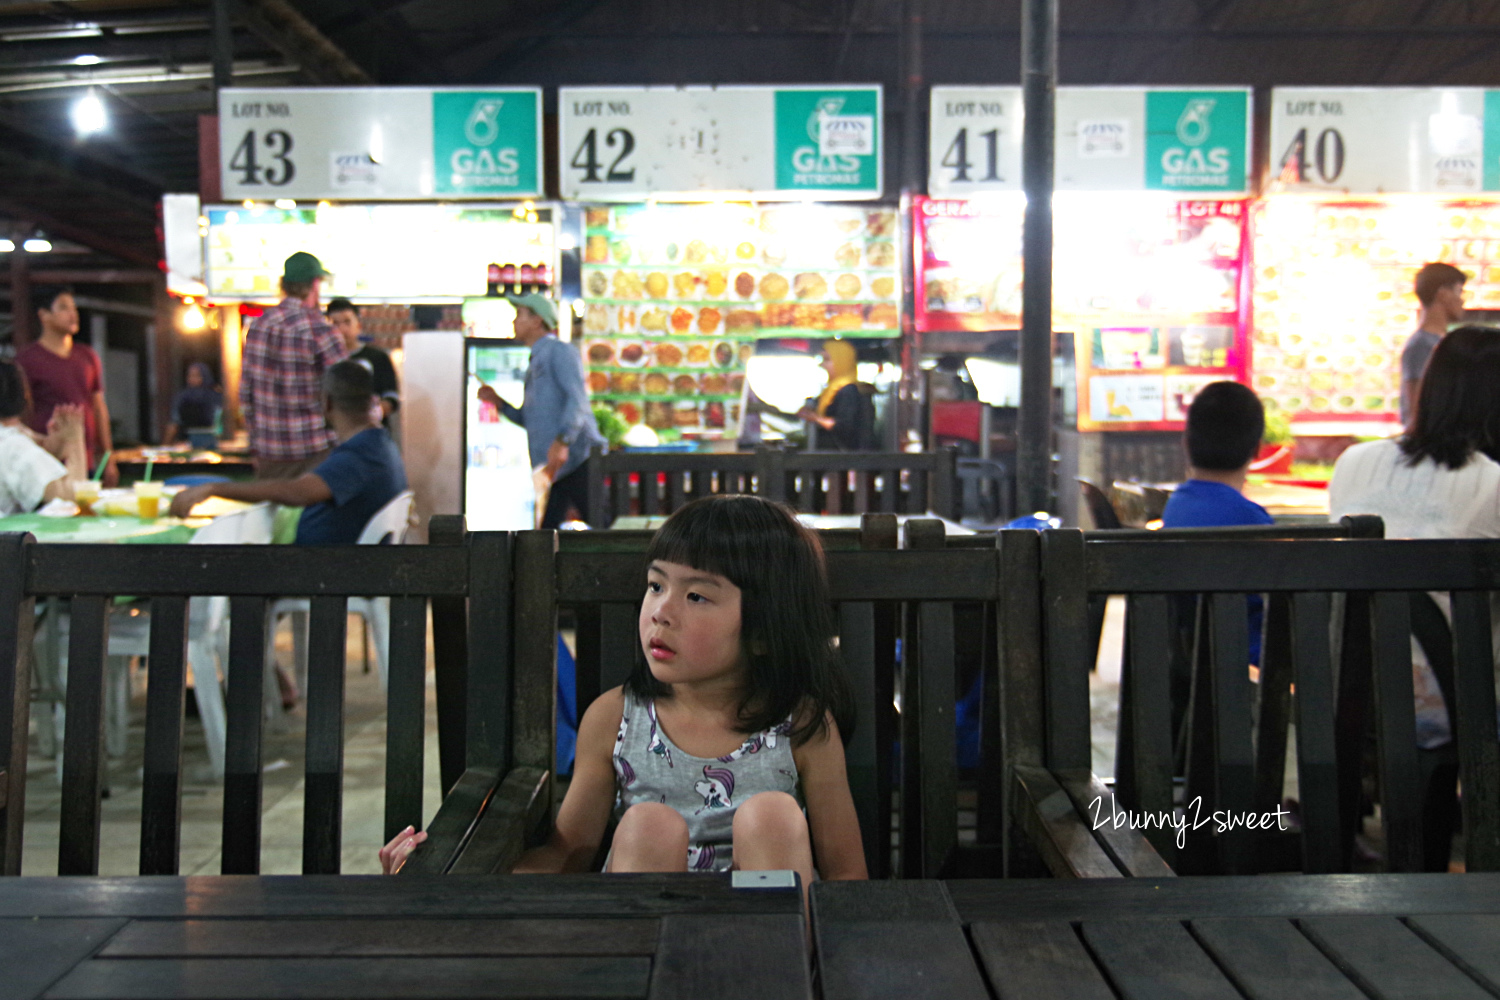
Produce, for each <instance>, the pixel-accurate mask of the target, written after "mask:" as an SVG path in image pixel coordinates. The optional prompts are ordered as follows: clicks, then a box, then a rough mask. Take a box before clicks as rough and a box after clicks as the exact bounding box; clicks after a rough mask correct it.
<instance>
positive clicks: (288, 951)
mask: <svg viewBox="0 0 1500 1000" xmlns="http://www.w3.org/2000/svg"><path fill="white" fill-rule="evenodd" d="M659 924H660V921H659V920H658V919H656V918H654V917H640V918H628V919H617V920H611V919H575V920H568V919H545V918H544V919H535V918H532V919H505V918H494V917H471V918H468V919H465V920H457V919H452V918H422V919H406V920H359V919H353V918H338V917H319V918H315V919H310V920H256V919H245V920H135V921H132V922H131V923H130V924H129V925H128V926H126V927H125V928H124V929H123V930H121V931H120V932H119V933H118V934H116V935H115V936H114V937H112V938H110V939H109V943H108V944H107V945H105V947H104V948H103V949H101V950H100V952H99V957H100V958H130V959H136V958H177V957H193V958H289V957H293V956H306V957H314V956H321V957H327V958H342V957H353V956H356V955H367V956H371V957H400V956H418V955H467V956H485V955H537V956H542V955H645V956H650V955H652V954H654V953H655V951H656V942H657V933H658V927H659Z"/></svg>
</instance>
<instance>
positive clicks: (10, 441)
mask: <svg viewBox="0 0 1500 1000" xmlns="http://www.w3.org/2000/svg"><path fill="white" fill-rule="evenodd" d="M26 397H27V392H26V377H25V375H23V374H22V372H21V369H20V368H18V367H17V366H15V365H13V364H11V363H10V362H9V361H0V517H8V516H10V515H11V514H27V513H30V512H31V511H33V510H35V509H36V508H38V507H40V506H41V505H42V504H44V503H46V502H48V501H49V500H71V499H73V481H74V480H75V479H84V478H87V476H88V472H87V470H86V467H85V463H86V462H87V458H86V456H85V443H84V422H83V410H82V408H81V407H77V406H67V405H60V406H57V407H56V408H54V409H53V411H52V417H51V419H50V420H49V421H48V423H47V436H46V437H45V438H41V439H38V438H37V437H36V436H35V435H33V434H32V433H31V431H30V430H29V429H28V428H27V427H26V426H25V424H23V423H22V422H21V417H22V415H23V414H24V413H25V412H26V404H27V398H26ZM59 458H60V459H61V461H59Z"/></svg>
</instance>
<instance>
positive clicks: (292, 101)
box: [164, 87, 563, 528]
mask: <svg viewBox="0 0 1500 1000" xmlns="http://www.w3.org/2000/svg"><path fill="white" fill-rule="evenodd" d="M218 121H219V166H220V171H219V177H218V178H217V180H218V184H217V187H218V190H217V191H209V192H208V195H209V196H208V197H206V198H205V199H204V202H205V203H204V204H202V205H201V206H200V208H199V214H198V217H197V218H196V220H194V222H195V223H196V226H197V230H198V232H197V238H198V241H199V242H198V245H199V247H200V252H201V261H202V266H201V269H200V270H199V271H198V272H197V273H193V271H192V268H190V267H184V268H183V269H182V270H183V271H184V272H186V273H185V274H184V284H183V287H185V288H197V287H201V294H202V296H203V299H202V301H203V302H205V303H206V304H207V305H209V306H211V307H216V308H215V309H214V319H215V320H216V321H217V326H218V327H219V329H220V331H221V337H222V339H223V341H224V350H223V367H222V372H223V374H222V382H223V384H224V389H225V394H226V398H227V399H228V400H231V401H232V400H234V398H235V396H236V395H237V393H236V388H237V382H238V377H237V376H238V371H239V356H240V349H241V345H242V342H243V335H244V330H245V327H246V324H244V323H242V322H241V317H242V316H243V317H245V318H246V319H248V318H251V317H253V316H254V315H257V314H258V313H259V311H260V310H261V309H263V308H264V307H266V306H268V305H271V304H274V303H275V302H276V301H278V300H279V299H280V297H281V295H280V290H279V280H280V275H281V268H282V263H283V261H285V259H286V258H287V257H288V256H290V255H291V254H292V253H294V252H296V251H307V252H310V253H313V254H314V255H316V256H317V257H318V258H319V260H321V261H322V263H323V265H324V266H325V267H326V268H327V269H328V271H330V272H331V274H330V277H328V278H326V279H325V280H324V283H323V287H322V299H323V302H324V303H325V304H326V303H327V302H328V301H329V300H331V299H333V298H336V297H344V298H348V299H350V300H351V301H353V302H354V303H355V304H356V305H358V306H360V307H361V325H362V328H363V332H364V333H365V334H366V335H368V336H370V337H371V338H372V339H373V340H374V342H375V343H376V344H377V345H378V346H381V347H383V348H385V349H386V350H388V351H389V352H390V353H391V356H392V361H394V362H395V363H396V366H397V368H398V371H400V373H401V389H402V422H401V436H402V437H403V438H404V439H405V440H406V441H407V442H415V441H420V442H421V446H420V447H411V446H407V447H404V448H403V451H404V455H405V458H406V464H407V473H408V479H409V480H410V481H411V483H412V486H413V488H414V489H415V490H416V491H417V498H418V499H417V503H418V515H419V517H420V520H421V522H422V523H423V524H425V523H426V520H427V517H428V516H429V515H431V514H433V513H467V514H471V515H472V516H474V517H483V516H487V515H488V514H491V513H493V512H495V511H502V510H503V511H510V512H512V513H513V514H514V516H508V519H505V523H498V522H495V521H493V520H490V521H485V522H484V525H483V526H484V527H489V528H524V527H530V526H531V523H532V521H531V519H530V515H529V510H530V508H529V506H528V504H529V503H530V500H531V496H530V492H529V469H528V476H527V477H524V478H525V480H526V487H527V496H526V497H525V498H524V499H525V501H526V502H525V503H513V502H511V501H512V500H514V498H513V497H511V496H509V492H511V485H513V484H511V485H506V486H505V487H504V489H505V491H507V495H506V496H504V497H501V496H497V495H495V490H494V489H489V490H486V489H483V488H480V487H481V486H482V485H483V483H491V484H492V485H493V484H494V483H498V482H500V480H499V479H496V476H495V470H496V469H498V468H502V467H504V468H509V467H511V466H514V465H515V464H516V462H515V461H513V460H512V459H514V456H513V455H512V456H498V455H497V449H500V446H501V444H504V445H505V448H508V449H509V450H512V451H513V450H515V448H516V443H515V435H511V436H510V438H508V439H506V440H504V441H501V439H500V438H497V437H495V434H494V433H492V431H493V428H491V427H490V426H489V425H490V424H491V423H493V421H488V420H485V419H484V417H485V416H486V415H482V414H477V413H475V412H473V411H474V407H473V406H472V405H466V404H465V401H466V399H467V398H468V397H469V396H471V395H472V393H470V392H468V391H467V389H466V386H467V384H468V381H469V380H470V379H471V378H472V377H473V374H474V370H475V368H476V364H475V358H477V357H479V355H477V354H475V352H474V351H473V350H470V349H468V348H466V345H465V337H466V334H467V335H469V336H479V337H492V336H494V335H495V333H496V329H495V327H496V324H497V323H498V322H499V320H498V319H497V317H496V313H495V310H494V309H493V308H492V307H486V306H485V305H484V304H486V303H489V304H498V305H501V306H504V307H505V308H508V305H507V304H505V303H503V302H502V301H499V300H496V299H495V298H494V297H493V296H494V295H495V294H497V293H498V292H501V291H503V290H505V289H502V288H500V287H498V283H497V281H496V280H493V279H494V278H495V275H494V274H492V273H491V272H492V269H493V270H495V271H496V272H497V273H503V274H504V276H505V281H504V284H505V285H506V286H507V287H516V288H517V289H519V284H520V283H521V282H522V281H526V282H527V283H528V285H529V286H530V287H537V286H545V287H551V284H550V283H552V282H553V277H554V276H555V275H557V273H558V265H559V257H558V245H557V244H558V238H557V233H558V230H559V217H560V214H561V213H562V211H563V210H562V208H561V206H558V205H556V204H547V203H538V202H536V201H535V200H534V199H536V198H537V197H539V196H540V194H541V191H542V155H541V141H542V94H541V91H540V89H539V88H534V87H511V88H485V89H473V88H444V87H437V88H433V87H359V88H337V87H329V88H265V89H249V88H226V89H223V90H221V91H220V92H219V118H218ZM183 215H184V213H183V211H182V206H180V205H177V206H174V212H173V215H172V217H173V218H174V219H178V218H181V217H182V216H183ZM165 216H166V213H165V212H164V217H165ZM179 256H181V255H180V254H179ZM496 265H498V268H496ZM191 279H195V280H197V281H199V282H201V285H199V286H194V285H191V284H189V283H188V281H189V280H191ZM475 303H480V307H478V308H476V307H475V305H474V304H475ZM500 319H504V317H500ZM500 334H501V335H502V336H506V337H508V336H509V335H510V331H509V328H508V323H507V324H505V329H503V330H502V331H500ZM485 357H486V358H488V357H489V355H485ZM491 368H494V366H489V367H486V369H485V370H486V371H489V370H490V369H491ZM494 370H495V371H498V370H499V369H498V368H495V369H494ZM506 371H507V372H508V373H509V372H510V369H509V368H506ZM512 374H513V373H512ZM481 424H484V426H483V427H481V426H480V425H481ZM470 437H474V438H475V441H474V442H470V441H469V440H468V438H470ZM481 437H482V438H483V440H482V441H481V440H480V438H481ZM520 442H521V443H520V446H519V447H520V450H521V452H522V453H523V455H522V457H521V459H520V463H521V465H523V466H529V462H527V461H526V459H525V457H524V451H525V442H524V434H523V435H521V437H520ZM471 443H472V444H474V445H475V447H469V444H471ZM511 478H514V477H511ZM471 479H473V480H475V481H474V482H469V480H471ZM505 483H507V484H509V483H510V480H509V479H507V480H505ZM512 522H514V523H512Z"/></svg>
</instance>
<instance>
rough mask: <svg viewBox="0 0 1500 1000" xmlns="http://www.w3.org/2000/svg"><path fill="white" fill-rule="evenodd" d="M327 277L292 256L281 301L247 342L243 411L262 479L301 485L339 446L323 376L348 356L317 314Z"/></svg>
mask: <svg viewBox="0 0 1500 1000" xmlns="http://www.w3.org/2000/svg"><path fill="white" fill-rule="evenodd" d="M327 276H328V272H327V271H326V270H324V269H323V263H322V261H320V260H318V258H316V257H314V256H313V255H312V254H310V253H306V252H303V251H298V252H297V253H294V254H292V255H291V256H290V257H288V258H287V259H286V263H285V264H283V265H282V269H281V292H282V299H281V302H280V303H279V304H277V305H275V306H273V307H271V308H270V309H267V310H266V311H265V312H264V313H263V314H261V315H260V316H259V317H258V318H257V319H255V320H254V322H252V323H251V324H250V332H249V333H248V334H246V336H245V353H244V361H243V363H242V367H241V371H240V411H241V412H242V413H243V414H244V417H245V426H246V428H248V429H249V431H250V450H251V452H252V453H253V454H254V455H255V475H256V478H258V479H296V478H297V477H298V476H301V475H302V474H303V473H305V472H310V471H311V470H312V469H313V468H314V467H316V466H317V465H318V463H319V462H321V461H322V460H323V459H324V458H325V457H327V455H328V452H329V450H330V449H331V448H332V447H333V446H334V444H335V443H336V441H335V438H334V436H333V432H332V431H330V430H329V429H328V426H327V424H326V423H325V422H324V419H323V395H322V385H323V373H324V372H325V371H327V370H328V369H329V368H331V367H333V366H334V365H336V364H338V363H339V362H340V361H343V360H344V358H345V357H346V356H347V355H348V353H349V352H348V350H347V349H346V348H345V347H344V341H343V338H342V337H340V336H339V335H338V332H337V331H336V330H334V328H333V326H332V325H331V324H330V323H329V322H328V319H327V318H326V317H325V316H324V315H323V313H322V312H321V311H320V310H319V308H318V296H319V294H320V293H321V291H322V285H323V279H324V278H326V277H327Z"/></svg>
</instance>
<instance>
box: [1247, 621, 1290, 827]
mask: <svg viewBox="0 0 1500 1000" xmlns="http://www.w3.org/2000/svg"><path fill="white" fill-rule="evenodd" d="M1291 610H1292V595H1291V594H1285V593H1276V594H1270V595H1269V596H1268V597H1267V598H1266V602H1265V622H1264V625H1265V629H1264V638H1263V640H1262V642H1261V650H1260V683H1259V684H1257V685H1256V706H1257V712H1256V718H1255V733H1256V736H1255V811H1256V812H1261V813H1264V812H1269V811H1273V810H1275V809H1276V808H1277V807H1278V806H1280V805H1281V792H1282V787H1283V785H1284V783H1285V777H1286V744H1287V729H1288V726H1289V724H1290V722H1291V717H1292V675H1293V673H1294V668H1293V666H1292V635H1291Z"/></svg>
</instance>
